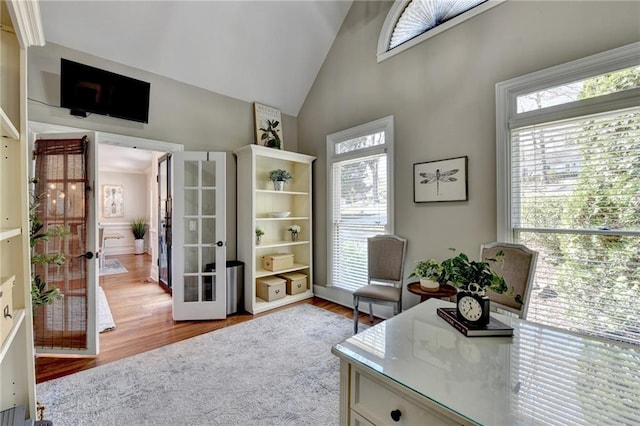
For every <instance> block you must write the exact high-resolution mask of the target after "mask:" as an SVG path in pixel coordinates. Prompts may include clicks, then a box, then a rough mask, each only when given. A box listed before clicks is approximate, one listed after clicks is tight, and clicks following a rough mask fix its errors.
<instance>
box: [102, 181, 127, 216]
mask: <svg viewBox="0 0 640 426" xmlns="http://www.w3.org/2000/svg"><path fill="white" fill-rule="evenodd" d="M102 194H103V196H102V216H103V217H124V188H122V185H102Z"/></svg>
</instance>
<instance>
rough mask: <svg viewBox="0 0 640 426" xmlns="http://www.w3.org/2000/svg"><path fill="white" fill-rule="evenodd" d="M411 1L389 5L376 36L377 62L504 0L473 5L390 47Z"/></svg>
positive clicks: (489, 0)
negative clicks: (378, 33)
mask: <svg viewBox="0 0 640 426" xmlns="http://www.w3.org/2000/svg"><path fill="white" fill-rule="evenodd" d="M412 1H413V0H402V1H395V2H394V3H393V5H392V6H391V9H390V10H389V13H388V14H387V17H386V19H385V20H384V24H382V29H381V30H380V35H379V36H378V51H377V58H378V63H380V62H382V61H384V60H385V59H389V58H391V57H392V56H395V55H397V54H398V53H400V52H404V51H405V50H407V49H409V48H411V47H413V46H415V45H416V44H420V43H422V42H423V41H425V40H428V39H430V38H431V37H434V36H436V35H438V34H440V33H442V32H444V31H446V30H448V29H450V28H453V27H455V26H456V25H459V24H462V23H463V22H465V21H467V20H469V19H471V18H473V17H474V16H476V15H479V14H481V13H483V12H486V11H487V10H489V9H492V8H494V7H496V6H498V5H500V4H502V3H504V2H505V1H506V0H488V1H487V2H485V3H482V4H479V5H478V6H475V7H473V8H471V9H469V10H467V11H466V12H463V13H461V14H460V15H458V16H456V17H455V18H452V19H450V20H448V21H447V22H444V23H442V24H439V25H436V26H435V27H433V28H430V29H428V30H426V31H425V32H423V33H422V34H420V35H418V36H416V37H414V38H412V39H410V40H407V41H405V42H404V43H402V44H399V45H398V46H396V47H394V48H392V49H390V48H389V44H390V43H391V37H392V36H393V30H394V29H395V28H396V25H398V21H399V20H400V17H401V16H402V12H404V10H405V9H406V7H407V5H408V4H409V3H411V2H412Z"/></svg>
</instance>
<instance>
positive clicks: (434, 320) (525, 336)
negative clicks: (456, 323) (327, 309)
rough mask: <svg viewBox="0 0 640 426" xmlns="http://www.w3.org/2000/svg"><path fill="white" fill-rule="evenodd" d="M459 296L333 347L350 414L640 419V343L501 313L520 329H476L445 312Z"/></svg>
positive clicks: (436, 419)
mask: <svg viewBox="0 0 640 426" xmlns="http://www.w3.org/2000/svg"><path fill="white" fill-rule="evenodd" d="M452 305H453V304H451V303H449V302H445V301H442V300H437V299H431V300H428V301H425V302H424V303H421V304H419V305H417V306H415V307H413V308H411V309H409V310H407V311H405V312H403V313H402V314H400V315H397V316H395V317H393V318H391V319H389V320H387V321H384V322H382V323H380V324H378V325H376V326H374V327H372V328H370V329H368V330H365V331H363V332H361V333H359V334H357V335H355V336H353V337H351V338H349V339H347V340H345V341H344V342H342V343H339V344H337V345H335V346H334V347H333V348H332V352H333V353H334V354H335V355H337V356H338V357H340V360H341V367H340V370H341V388H340V392H341V397H340V411H341V424H343V425H345V424H349V425H360V424H375V425H381V424H389V425H400V424H404V425H422V424H484V425H534V424H535V425H538V424H551V425H563V426H564V425H571V424H579V425H596V424H597V425H609V424H615V425H627V424H628V425H638V424H640V347H639V346H630V345H624V344H615V343H611V342H605V341H600V340H595V339H589V338H586V337H584V336H579V335H575V334H571V333H569V332H564V331H559V330H556V329H552V328H549V327H545V326H542V325H537V324H533V323H530V322H528V321H522V320H518V319H511V318H507V317H504V316H501V315H498V316H497V317H498V318H499V319H501V320H502V321H504V322H506V323H510V324H511V325H512V326H513V328H514V337H475V338H469V337H465V336H463V335H462V334H460V333H459V332H458V331H456V330H455V329H453V328H452V327H451V326H450V325H449V324H447V323H446V322H445V321H444V320H442V319H441V318H439V317H438V316H437V314H436V307H438V306H452ZM492 315H495V314H492ZM394 410H400V413H401V415H400V418H399V420H398V421H397V422H396V421H394V420H393V419H392V418H391V415H390V414H391V412H392V411H394ZM396 416H397V413H396Z"/></svg>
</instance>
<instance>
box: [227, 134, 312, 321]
mask: <svg viewBox="0 0 640 426" xmlns="http://www.w3.org/2000/svg"><path fill="white" fill-rule="evenodd" d="M234 153H235V154H236V156H237V158H238V191H237V193H238V260H240V261H242V262H244V264H245V271H244V276H245V280H244V300H245V302H244V303H245V309H246V310H247V311H248V312H251V313H253V314H257V313H260V312H264V311H267V310H270V309H274V308H278V307H281V306H285V305H287V304H290V303H294V302H298V301H300V300H304V299H308V298H310V297H313V267H312V261H313V253H312V247H313V244H312V243H313V242H312V229H313V222H312V211H311V190H312V164H313V161H314V160H315V157H312V156H310V155H305V154H299V153H295V152H289V151H282V150H278V149H273V148H266V147H263V146H260V145H247V146H244V147H242V148H240V149H238V150H236V151H235V152H234ZM274 169H284V170H287V171H288V172H290V173H291V174H292V175H293V179H292V180H291V181H289V182H288V183H287V184H285V190H284V191H275V190H274V189H273V184H272V182H271V181H269V177H268V175H269V171H270V170H274ZM282 211H288V212H291V214H290V215H289V216H288V217H270V216H269V213H272V212H282ZM294 224H295V225H299V226H300V228H301V233H300V235H299V239H298V240H297V241H291V238H290V233H289V232H288V231H287V228H288V227H289V225H294ZM257 226H260V227H261V228H263V229H264V230H265V235H264V236H263V237H262V241H261V243H260V244H259V245H258V244H256V237H255V229H256V227H257ZM281 253H287V254H293V255H294V264H293V266H291V267H290V268H286V269H282V270H278V271H268V270H265V269H263V268H262V257H263V256H266V255H271V254H281ZM285 272H300V273H303V274H305V275H307V290H306V291H305V292H303V293H299V294H296V295H287V296H285V297H284V298H283V299H278V300H273V301H270V302H267V301H265V300H262V299H260V298H259V297H257V296H256V279H258V278H263V277H269V276H274V275H278V274H281V273H285Z"/></svg>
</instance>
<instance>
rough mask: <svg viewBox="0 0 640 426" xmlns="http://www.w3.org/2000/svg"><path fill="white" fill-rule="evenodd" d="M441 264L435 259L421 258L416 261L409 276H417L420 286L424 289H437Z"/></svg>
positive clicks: (438, 287)
mask: <svg viewBox="0 0 640 426" xmlns="http://www.w3.org/2000/svg"><path fill="white" fill-rule="evenodd" d="M441 274H442V265H441V264H440V263H439V262H437V261H436V260H435V259H423V260H420V261H418V262H417V263H416V266H415V267H414V268H413V272H411V275H409V278H414V277H415V278H419V279H420V288H421V289H423V290H424V291H438V289H440V283H439V282H438V281H439V279H440V275H441Z"/></svg>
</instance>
